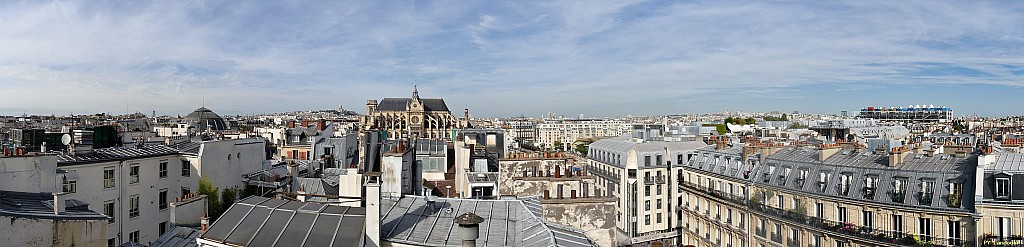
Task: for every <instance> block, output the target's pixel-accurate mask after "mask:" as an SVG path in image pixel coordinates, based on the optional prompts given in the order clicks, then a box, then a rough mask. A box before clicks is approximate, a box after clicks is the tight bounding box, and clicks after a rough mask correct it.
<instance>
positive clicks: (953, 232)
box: [946, 220, 961, 246]
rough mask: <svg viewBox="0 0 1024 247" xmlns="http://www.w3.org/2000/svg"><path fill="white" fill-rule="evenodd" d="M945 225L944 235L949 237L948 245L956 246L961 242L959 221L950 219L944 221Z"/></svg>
mask: <svg viewBox="0 0 1024 247" xmlns="http://www.w3.org/2000/svg"><path fill="white" fill-rule="evenodd" d="M946 225H947V227H946V231H948V232H947V233H946V236H948V237H949V245H950V246H957V245H959V244H960V243H961V242H960V241H961V240H960V239H961V233H960V222H959V221H955V220H950V221H947V222H946Z"/></svg>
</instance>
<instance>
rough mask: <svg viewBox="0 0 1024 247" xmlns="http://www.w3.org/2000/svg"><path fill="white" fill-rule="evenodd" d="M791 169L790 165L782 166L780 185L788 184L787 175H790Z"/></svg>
mask: <svg viewBox="0 0 1024 247" xmlns="http://www.w3.org/2000/svg"><path fill="white" fill-rule="evenodd" d="M790 170H792V169H791V168H789V167H788V166H787V167H783V168H782V173H780V174H779V185H786V177H787V176H789V172H790Z"/></svg>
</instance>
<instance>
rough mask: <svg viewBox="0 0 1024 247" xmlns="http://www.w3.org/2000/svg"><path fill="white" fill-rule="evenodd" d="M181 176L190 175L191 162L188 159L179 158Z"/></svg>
mask: <svg viewBox="0 0 1024 247" xmlns="http://www.w3.org/2000/svg"><path fill="white" fill-rule="evenodd" d="M181 176H182V177H189V176H192V164H190V162H189V161H188V160H181Z"/></svg>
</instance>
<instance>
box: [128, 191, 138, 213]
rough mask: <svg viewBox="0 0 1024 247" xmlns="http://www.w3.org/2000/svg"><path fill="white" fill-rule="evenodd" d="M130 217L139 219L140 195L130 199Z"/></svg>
mask: <svg viewBox="0 0 1024 247" xmlns="http://www.w3.org/2000/svg"><path fill="white" fill-rule="evenodd" d="M128 217H131V218H135V217H139V195H133V196H131V198H129V199H128Z"/></svg>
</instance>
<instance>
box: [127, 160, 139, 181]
mask: <svg viewBox="0 0 1024 247" xmlns="http://www.w3.org/2000/svg"><path fill="white" fill-rule="evenodd" d="M128 175H129V176H131V178H130V179H129V180H128V183H129V184H137V183H139V165H138V164H134V165H131V166H130V167H128Z"/></svg>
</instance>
